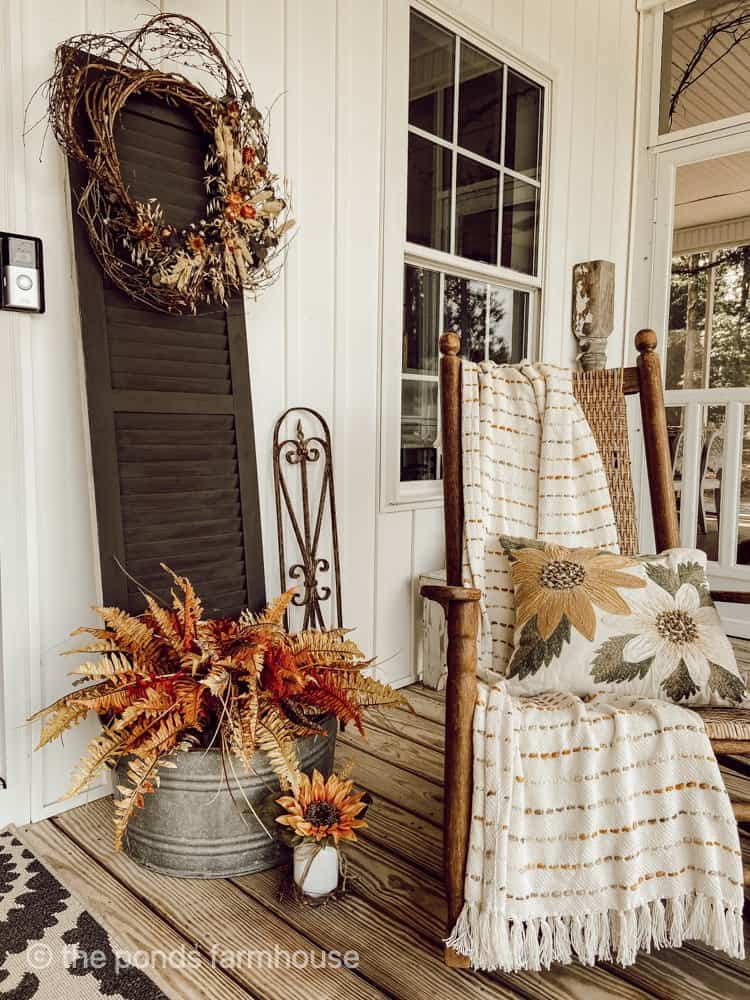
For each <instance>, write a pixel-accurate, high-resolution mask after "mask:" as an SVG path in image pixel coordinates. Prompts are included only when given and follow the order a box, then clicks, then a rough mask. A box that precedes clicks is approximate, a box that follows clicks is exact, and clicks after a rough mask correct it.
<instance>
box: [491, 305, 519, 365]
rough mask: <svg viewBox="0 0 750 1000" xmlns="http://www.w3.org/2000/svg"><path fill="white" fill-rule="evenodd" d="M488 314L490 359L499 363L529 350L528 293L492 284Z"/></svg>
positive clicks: (511, 360)
mask: <svg viewBox="0 0 750 1000" xmlns="http://www.w3.org/2000/svg"><path fill="white" fill-rule="evenodd" d="M488 318H489V333H490V335H489V341H488V353H487V356H488V357H489V359H490V361H495V362H496V363H497V364H499V365H504V364H507V363H509V362H513V361H520V360H521V359H522V358H523V356H524V355H525V353H526V336H527V333H528V324H529V293H528V292H519V291H514V290H513V289H512V288H498V287H494V288H493V287H492V286H490V310H489V317H488Z"/></svg>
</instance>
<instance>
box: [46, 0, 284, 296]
mask: <svg viewBox="0 0 750 1000" xmlns="http://www.w3.org/2000/svg"><path fill="white" fill-rule="evenodd" d="M165 60H168V61H169V62H170V63H172V64H174V63H178V64H179V65H181V66H182V67H183V68H185V69H187V70H190V69H193V70H198V71H200V72H202V73H203V74H206V73H207V74H208V75H209V76H210V77H211V79H212V80H214V81H215V82H216V83H217V84H218V86H219V88H220V90H223V92H224V96H222V97H220V98H216V97H213V96H211V95H210V94H209V93H208V92H207V91H205V90H204V89H202V88H201V87H199V86H197V85H196V84H195V83H192V82H190V81H189V80H188V79H186V77H184V76H182V75H181V74H178V73H172V72H163V71H161V70H159V69H156V68H154V67H155V65H158V64H159V63H161V62H163V61H165ZM46 88H47V95H48V117H49V122H50V126H51V128H52V131H53V133H54V135H55V137H56V139H57V141H58V143H59V145H60V146H61V148H62V149H63V151H64V152H65V153H66V154H67V155H68V156H69V157H70V158H72V159H73V160H76V161H78V162H79V163H81V164H82V165H83V167H84V169H85V171H86V177H87V179H86V183H85V184H84V186H83V189H82V191H81V193H80V196H79V199H78V213H79V215H80V216H81V218H82V219H83V222H84V224H85V226H86V229H87V231H88V235H89V239H90V241H91V246H92V248H93V251H94V253H95V255H96V257H97V258H98V260H99V262H100V264H101V266H102V268H103V270H104V271H105V273H106V274H107V275H108V276H109V278H110V279H111V280H112V281H113V282H114V283H115V285H117V287H118V288H120V289H121V290H122V291H123V292H125V293H126V294H127V295H128V296H130V298H132V299H135V300H136V301H139V302H142V303H144V304H146V305H148V306H149V307H151V308H153V309H156V310H158V311H160V312H171V313H183V312H186V311H191V312H195V311H196V308H197V306H198V305H199V304H201V303H208V302H226V300H227V298H228V297H229V296H230V295H231V294H232V293H234V292H237V291H239V290H240V289H242V288H244V289H248V290H250V291H252V292H257V291H259V290H260V289H262V288H264V287H265V286H267V285H268V284H270V283H271V282H272V281H273V280H274V278H275V277H276V275H277V274H278V270H279V266H278V263H277V262H278V260H279V256H280V253H281V251H283V249H284V236H285V235H286V234H287V233H288V232H289V230H290V229H291V227H292V226H293V224H294V223H293V220H292V219H291V217H290V215H289V199H288V195H287V192H286V187H285V185H284V183H283V182H282V181H280V180H279V178H278V177H277V176H275V175H274V174H272V173H271V172H270V171H269V167H268V131H267V128H266V123H265V121H264V118H263V116H262V115H261V113H260V111H258V109H257V107H256V106H255V101H254V98H253V93H252V90H251V89H250V86H249V84H248V82H247V80H246V78H245V76H244V73H243V71H242V69H241V68H240V67H239V66H238V65H237V64H236V63H234V61H233V60H232V59H231V58H230V57H229V56H228V55H227V54H226V53H223V52H222V51H221V50H220V48H219V47H218V45H217V44H216V42H215V41H214V39H212V38H211V36H210V35H209V34H208V33H207V32H206V31H205V30H204V29H203V28H202V27H201V26H200V25H199V24H198V23H197V22H196V21H194V20H193V19H192V18H189V17H185V16H182V15H177V14H158V15H156V16H155V17H152V18H151V19H150V20H149V21H148V22H146V23H145V24H144V25H143V26H142V27H141V28H139V29H138V30H136V31H133V32H129V33H120V34H117V35H76V36H74V37H73V38H70V39H68V40H67V41H66V42H64V43H63V44H61V45H59V46H58V48H57V52H56V60H55V71H54V73H53V74H52V76H51V77H50V79H49V80H48V81H47V83H46ZM135 95H150V96H152V97H155V98H157V99H159V100H162V101H164V102H165V103H166V104H168V105H172V106H179V107H182V108H184V109H186V110H187V111H189V112H190V113H191V114H192V115H193V117H194V118H195V121H196V122H197V124H198V126H199V128H200V129H201V130H202V131H203V132H204V133H205V134H206V135H207V136H208V137H209V142H210V145H209V151H208V154H207V156H206V160H205V170H206V177H205V185H206V195H207V203H206V213H205V217H204V218H201V219H198V220H196V221H195V222H194V223H191V224H190V225H189V226H188V227H187V228H185V229H182V230H178V229H176V228H175V227H174V226H172V225H170V223H169V220H168V219H167V218H166V217H165V214H164V212H163V210H162V207H161V205H160V204H159V202H158V201H157V200H156V199H154V198H150V199H148V200H146V201H139V200H137V199H136V198H134V197H133V196H132V195H131V193H130V191H129V190H128V187H127V185H126V183H125V181H124V179H123V176H122V172H121V169H120V162H119V159H118V155H117V146H116V138H115V133H116V129H117V125H118V120H119V116H120V113H121V111H122V109H123V107H124V106H125V104H126V103H127V101H128V100H129V99H130V98H132V97H134V96H135ZM275 263H276V266H274V264H275Z"/></svg>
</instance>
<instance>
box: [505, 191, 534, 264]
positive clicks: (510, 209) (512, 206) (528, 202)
mask: <svg viewBox="0 0 750 1000" xmlns="http://www.w3.org/2000/svg"><path fill="white" fill-rule="evenodd" d="M538 200H539V191H538V189H537V188H535V187H532V185H531V184H526V183H524V182H523V181H519V180H517V179H516V178H515V177H509V176H508V175H507V174H506V175H505V181H504V183H503V241H502V252H501V263H502V265H503V267H510V268H512V269H513V270H514V271H522V272H523V273H524V274H536V248H537V231H538V226H539V211H538Z"/></svg>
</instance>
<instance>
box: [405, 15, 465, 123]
mask: <svg viewBox="0 0 750 1000" xmlns="http://www.w3.org/2000/svg"><path fill="white" fill-rule="evenodd" d="M455 57H456V39H455V36H454V35H453V34H451V33H450V32H448V31H443V29H442V28H439V27H438V26H437V25H436V24H433V23H432V21H428V20H427V19H426V18H424V17H422V16H421V15H420V14H417V13H416V12H415V11H412V13H411V30H410V34H409V123H410V124H411V125H416V126H417V128H421V129H424V130H425V132H432V133H433V135H439V136H440V137H441V138H443V139H449V140H452V139H453V85H454V61H455Z"/></svg>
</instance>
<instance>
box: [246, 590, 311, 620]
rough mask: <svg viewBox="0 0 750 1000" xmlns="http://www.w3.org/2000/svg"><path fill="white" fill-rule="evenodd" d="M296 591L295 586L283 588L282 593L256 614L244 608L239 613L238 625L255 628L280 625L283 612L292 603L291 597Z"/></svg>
mask: <svg viewBox="0 0 750 1000" xmlns="http://www.w3.org/2000/svg"><path fill="white" fill-rule="evenodd" d="M296 593H297V588H296V587H292V588H290V589H289V590H285V591H284V593H283V594H280V595H279V596H278V597H276V598H274V600H273V601H271V603H270V604H269V605H268V607H266V608H264V609H263V611H261V612H259V613H258V614H253V612H251V611H248V609H247V608H246V609H245V610H244V611H243V612H242V614H241V615H240V625H243V626H247V627H249V628H256V627H257V626H259V625H281V622H282V620H283V618H284V612H285V611H286V609H287V608H288V607H289V605H290V604H291V603H292V598H293V597H294V595H295V594H296Z"/></svg>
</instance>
